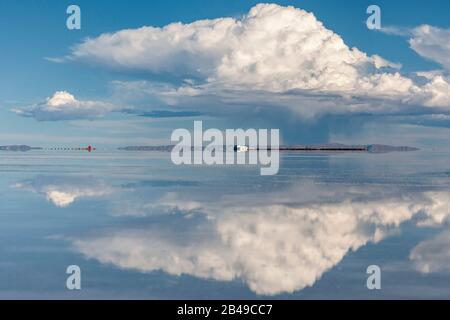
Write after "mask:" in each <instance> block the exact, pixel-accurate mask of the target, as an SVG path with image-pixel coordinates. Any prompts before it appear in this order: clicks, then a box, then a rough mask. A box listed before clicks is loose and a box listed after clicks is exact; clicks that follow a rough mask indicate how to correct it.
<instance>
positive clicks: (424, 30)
mask: <svg viewBox="0 0 450 320" xmlns="http://www.w3.org/2000/svg"><path fill="white" fill-rule="evenodd" d="M409 44H410V46H411V49H413V50H414V51H416V52H417V53H418V54H419V55H421V56H422V57H425V58H427V59H430V60H433V61H436V62H437V63H439V64H441V65H442V66H443V67H444V68H446V69H447V70H450V29H441V28H438V27H433V26H430V25H422V26H419V27H417V28H414V29H412V30H411V39H410V40H409Z"/></svg>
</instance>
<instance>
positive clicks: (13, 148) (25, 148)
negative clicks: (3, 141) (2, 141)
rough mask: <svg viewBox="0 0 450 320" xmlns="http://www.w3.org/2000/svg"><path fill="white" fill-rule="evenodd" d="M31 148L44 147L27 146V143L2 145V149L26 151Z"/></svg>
mask: <svg viewBox="0 0 450 320" xmlns="http://www.w3.org/2000/svg"><path fill="white" fill-rule="evenodd" d="M30 150H42V148H40V147H30V146H26V145H11V146H0V151H14V152H17V151H20V152H25V151H30Z"/></svg>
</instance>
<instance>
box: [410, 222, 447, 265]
mask: <svg viewBox="0 0 450 320" xmlns="http://www.w3.org/2000/svg"><path fill="white" fill-rule="evenodd" d="M449 245H450V230H446V231H444V232H442V233H440V234H438V235H437V236H436V237H434V238H432V239H431V240H426V241H424V242H422V243H420V244H419V245H417V246H416V247H415V248H414V249H413V250H412V251H411V254H410V256H409V258H410V259H411V260H412V261H413V263H414V267H415V268H416V269H417V270H418V271H419V272H422V273H434V272H448V271H450V246H449Z"/></svg>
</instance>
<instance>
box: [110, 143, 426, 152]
mask: <svg viewBox="0 0 450 320" xmlns="http://www.w3.org/2000/svg"><path fill="white" fill-rule="evenodd" d="M173 148H174V146H173V145H163V146H128V147H121V148H118V149H119V150H123V151H164V152H167V151H169V152H170V151H172V149H173ZM204 148H205V147H204ZM226 148H227V147H226V146H224V150H225V149H226ZM235 149H236V147H235ZM250 150H252V148H250ZM278 150H279V151H323V152H370V153H386V152H411V151H417V150H419V149H418V148H414V147H408V146H390V145H383V144H369V145H346V144H340V143H327V144H310V145H290V146H280V147H279V148H278Z"/></svg>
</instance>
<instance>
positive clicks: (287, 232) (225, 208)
mask: <svg viewBox="0 0 450 320" xmlns="http://www.w3.org/2000/svg"><path fill="white" fill-rule="evenodd" d="M297 191H298V190H292V195H294V194H295V195H296V197H294V198H292V199H298V194H301V193H298V192H297ZM287 194H291V193H289V192H288V193H287ZM287 194H286V193H284V196H283V194H282V193H280V195H281V196H280V198H277V197H276V195H274V197H271V199H267V198H261V196H260V195H259V196H257V197H256V199H259V201H256V202H254V201H253V196H252V195H246V196H245V199H244V197H243V196H239V195H236V196H228V197H225V198H222V199H221V200H219V201H213V202H205V203H197V202H193V200H192V199H191V198H192V195H190V197H189V199H190V200H188V201H186V200H183V198H182V195H179V196H178V200H177V197H176V194H174V193H170V194H169V195H168V197H165V198H163V203H164V205H166V206H168V205H172V206H173V207H174V208H178V209H182V208H186V210H187V212H188V213H189V212H190V210H192V209H193V208H195V209H196V210H203V212H204V213H205V214H206V215H207V217H208V219H205V220H203V222H200V224H197V223H194V225H193V226H192V225H191V226H189V224H187V223H186V224H185V225H186V228H187V231H184V232H185V233H182V234H181V236H180V237H178V236H174V234H177V235H180V230H173V229H171V228H170V227H169V228H168V229H166V228H164V227H161V226H159V227H158V230H154V229H149V230H143V229H142V228H137V229H133V228H127V229H123V230H119V231H116V232H112V233H111V232H110V231H108V233H107V234H105V235H100V236H99V235H96V236H94V237H92V238H86V239H77V240H74V242H73V245H74V247H75V248H76V250H78V251H79V252H81V253H82V254H84V255H85V256H86V257H88V258H93V259H97V260H98V261H100V262H102V263H111V264H114V265H116V266H118V267H121V268H127V269H136V270H139V271H142V272H151V271H155V270H163V271H165V272H167V273H169V274H172V275H181V274H188V275H191V276H195V277H199V278H205V279H215V280H220V281H231V280H235V279H238V280H241V281H243V282H245V283H246V284H247V285H248V286H249V288H250V289H251V290H252V291H254V292H255V293H257V294H264V295H275V294H280V293H285V292H293V291H297V290H301V289H303V288H305V287H309V286H312V285H313V284H314V283H315V282H316V281H317V280H318V279H320V278H321V277H322V275H323V274H324V273H325V272H327V271H329V270H330V269H331V268H333V267H334V266H336V265H337V264H338V263H339V262H340V261H341V260H342V259H343V258H344V256H345V255H346V254H347V253H348V252H350V251H356V250H358V249H359V248H361V247H362V246H364V245H366V244H367V243H369V242H379V241H381V240H383V239H384V238H386V237H387V236H389V235H390V234H392V233H395V232H397V231H398V230H399V226H400V225H401V224H402V223H404V222H406V221H409V220H411V219H413V218H415V219H417V220H418V221H421V220H422V219H425V220H430V219H431V220H435V221H441V217H440V216H441V214H442V213H444V210H443V207H442V205H443V204H446V203H448V199H449V197H448V196H449V194H448V192H432V193H424V194H413V195H409V196H405V195H404V196H401V197H395V196H392V197H388V198H385V197H383V198H377V199H375V198H372V199H371V200H369V199H367V200H363V199H362V198H361V197H362V195H364V194H365V192H364V191H359V192H357V193H355V194H353V195H352V196H350V195H349V194H348V195H347V196H349V197H347V198H344V199H346V200H344V201H342V202H338V203H309V204H303V205H302V204H298V203H297V202H295V200H294V202H293V200H292V199H290V200H289V201H288V199H287V198H285V197H286V195H287ZM366 196H369V194H367V195H366ZM370 196H371V197H372V195H370ZM250 199H252V200H251V201H250ZM273 199H278V200H277V201H274V200H273ZM315 199H317V197H316V198H315ZM316 201H317V200H316ZM246 204H247V205H246ZM447 209H448V207H447ZM449 214H450V212H449V211H448V210H447V211H446V212H445V215H446V216H448V215H449ZM182 232H183V231H182Z"/></svg>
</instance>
